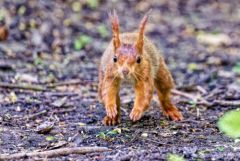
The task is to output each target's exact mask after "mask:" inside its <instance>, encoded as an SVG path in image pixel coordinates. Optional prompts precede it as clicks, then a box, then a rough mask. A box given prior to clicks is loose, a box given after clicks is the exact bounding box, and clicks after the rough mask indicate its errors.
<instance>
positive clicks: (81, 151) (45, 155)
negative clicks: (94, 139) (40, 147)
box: [0, 147, 110, 160]
mask: <svg viewBox="0 0 240 161" xmlns="http://www.w3.org/2000/svg"><path fill="white" fill-rule="evenodd" d="M109 150H110V149H108V148H106V147H72V148H71V147H69V148H61V149H54V150H48V151H42V152H37V151H35V152H20V153H15V154H0V160H12V159H20V158H25V157H42V158H49V157H56V156H62V155H69V154H86V153H94V152H104V151H109Z"/></svg>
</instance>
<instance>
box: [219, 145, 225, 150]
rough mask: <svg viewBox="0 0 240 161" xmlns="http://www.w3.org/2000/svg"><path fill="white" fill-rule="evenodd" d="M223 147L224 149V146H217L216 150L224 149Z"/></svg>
mask: <svg viewBox="0 0 240 161" xmlns="http://www.w3.org/2000/svg"><path fill="white" fill-rule="evenodd" d="M224 149H225V148H224V147H223V146H219V147H217V150H218V151H224Z"/></svg>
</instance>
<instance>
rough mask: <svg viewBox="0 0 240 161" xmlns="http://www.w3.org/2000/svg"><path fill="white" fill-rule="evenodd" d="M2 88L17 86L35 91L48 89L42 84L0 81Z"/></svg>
mask: <svg viewBox="0 0 240 161" xmlns="http://www.w3.org/2000/svg"><path fill="white" fill-rule="evenodd" d="M0 87H1V88H11V89H14V88H17V89H27V90H33V91H46V90H47V89H46V88H45V87H43V86H40V85H31V84H12V83H4V82H0Z"/></svg>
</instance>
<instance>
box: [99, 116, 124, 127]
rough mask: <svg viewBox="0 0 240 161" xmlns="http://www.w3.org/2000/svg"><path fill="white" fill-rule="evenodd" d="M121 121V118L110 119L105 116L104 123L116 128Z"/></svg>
mask: <svg viewBox="0 0 240 161" xmlns="http://www.w3.org/2000/svg"><path fill="white" fill-rule="evenodd" d="M120 122H121V121H120V117H119V116H116V117H114V118H110V117H108V116H105V117H104V119H103V121H102V123H103V124H104V125H106V126H114V125H116V124H119V123H120Z"/></svg>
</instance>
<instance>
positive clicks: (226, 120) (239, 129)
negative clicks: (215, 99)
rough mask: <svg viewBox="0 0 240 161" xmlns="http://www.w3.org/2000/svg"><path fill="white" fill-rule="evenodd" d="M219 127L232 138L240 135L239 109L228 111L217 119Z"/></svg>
mask: <svg viewBox="0 0 240 161" xmlns="http://www.w3.org/2000/svg"><path fill="white" fill-rule="evenodd" d="M218 127H219V129H220V130H221V131H222V132H223V133H225V134H226V135H227V136H230V137H232V138H238V137H240V111H236V110H235V111H229V112H227V113H225V114H224V115H223V116H222V117H221V118H220V119H219V121H218Z"/></svg>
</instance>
